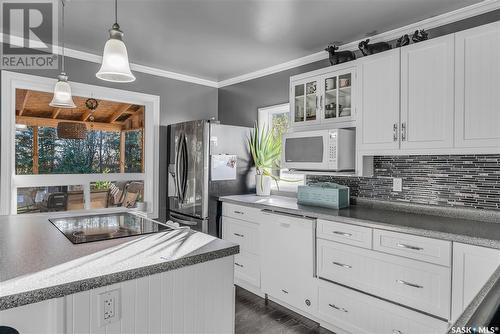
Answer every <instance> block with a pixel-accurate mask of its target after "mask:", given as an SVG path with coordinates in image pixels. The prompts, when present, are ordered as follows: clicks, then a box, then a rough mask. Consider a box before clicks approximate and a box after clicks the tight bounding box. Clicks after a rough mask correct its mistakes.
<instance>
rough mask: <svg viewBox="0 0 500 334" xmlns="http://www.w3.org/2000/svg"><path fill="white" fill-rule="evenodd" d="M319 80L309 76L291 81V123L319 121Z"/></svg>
mask: <svg viewBox="0 0 500 334" xmlns="http://www.w3.org/2000/svg"><path fill="white" fill-rule="evenodd" d="M320 84H321V80H319V78H317V77H310V78H306V79H302V80H298V81H296V82H293V84H292V85H291V86H290V89H291V91H290V97H291V98H290V110H291V112H292V115H291V121H292V123H291V124H292V126H293V125H297V124H298V125H309V124H317V123H319V120H320V119H319V115H320V109H319V106H320V101H319V98H320V95H321V94H320V87H319V85H320Z"/></svg>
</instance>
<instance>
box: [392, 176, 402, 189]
mask: <svg viewBox="0 0 500 334" xmlns="http://www.w3.org/2000/svg"><path fill="white" fill-rule="evenodd" d="M392 191H397V192H401V191H403V179H402V178H400V177H394V178H393V179H392Z"/></svg>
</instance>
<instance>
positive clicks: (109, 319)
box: [0, 216, 239, 333]
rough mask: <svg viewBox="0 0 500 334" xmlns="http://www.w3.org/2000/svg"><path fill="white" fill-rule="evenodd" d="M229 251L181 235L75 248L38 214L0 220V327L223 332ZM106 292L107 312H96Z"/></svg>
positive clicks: (229, 326) (227, 323)
mask: <svg viewBox="0 0 500 334" xmlns="http://www.w3.org/2000/svg"><path fill="white" fill-rule="evenodd" d="M238 250H239V248H238V246H237V245H235V244H232V243H230V242H226V241H223V240H220V239H217V238H214V237H212V236H209V235H207V234H203V233H198V232H194V231H191V230H185V229H184V230H174V231H167V232H158V233H153V234H147V235H139V236H133V237H127V238H120V239H111V240H105V241H97V242H91V243H84V244H78V245H74V244H72V243H71V242H70V241H69V240H68V239H67V238H66V237H65V236H64V235H63V234H62V233H61V232H60V231H58V230H57V228H56V227H55V226H53V225H52V224H51V223H50V222H49V221H48V220H47V218H44V217H36V216H31V217H30V216H24V217H23V216H17V217H2V218H0V254H1V256H0V326H11V327H13V328H15V329H16V330H18V331H19V332H20V333H63V332H64V333H77V332H79V333H94V332H95V333H101V332H102V333H104V332H117V333H120V332H134V331H135V332H141V333H142V332H155V333H160V332H161V333H208V332H214V333H215V332H217V333H232V332H233V331H234V287H233V255H234V254H237V253H238ZM109 296H111V298H112V304H111V306H110V307H111V309H107V308H105V307H103V303H104V301H109V298H108V297H109ZM110 310H111V311H110Z"/></svg>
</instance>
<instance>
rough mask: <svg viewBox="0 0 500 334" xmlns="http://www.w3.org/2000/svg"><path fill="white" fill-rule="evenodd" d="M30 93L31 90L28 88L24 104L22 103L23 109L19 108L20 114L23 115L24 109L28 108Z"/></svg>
mask: <svg viewBox="0 0 500 334" xmlns="http://www.w3.org/2000/svg"><path fill="white" fill-rule="evenodd" d="M29 95H30V91H29V90H26V94H24V99H23V104H22V105H21V109H20V110H19V116H22V115H23V113H24V109H25V108H26V103H27V102H28V97H29Z"/></svg>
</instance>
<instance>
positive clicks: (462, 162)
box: [306, 155, 500, 210]
mask: <svg viewBox="0 0 500 334" xmlns="http://www.w3.org/2000/svg"><path fill="white" fill-rule="evenodd" d="M392 177H401V178H403V191H402V192H393V191H392ZM322 181H330V182H335V183H339V184H343V185H347V186H349V187H350V188H351V198H356V197H364V198H373V199H378V200H390V201H400V202H411V203H418V204H431V205H439V206H457V207H469V208H476V209H488V210H500V155H432V156H416V155H415V156H412V155H409V156H408V155H407V156H376V157H374V176H373V177H349V176H329V175H328V176H326V175H308V176H307V178H306V182H307V183H308V184H309V183H314V182H322Z"/></svg>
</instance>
